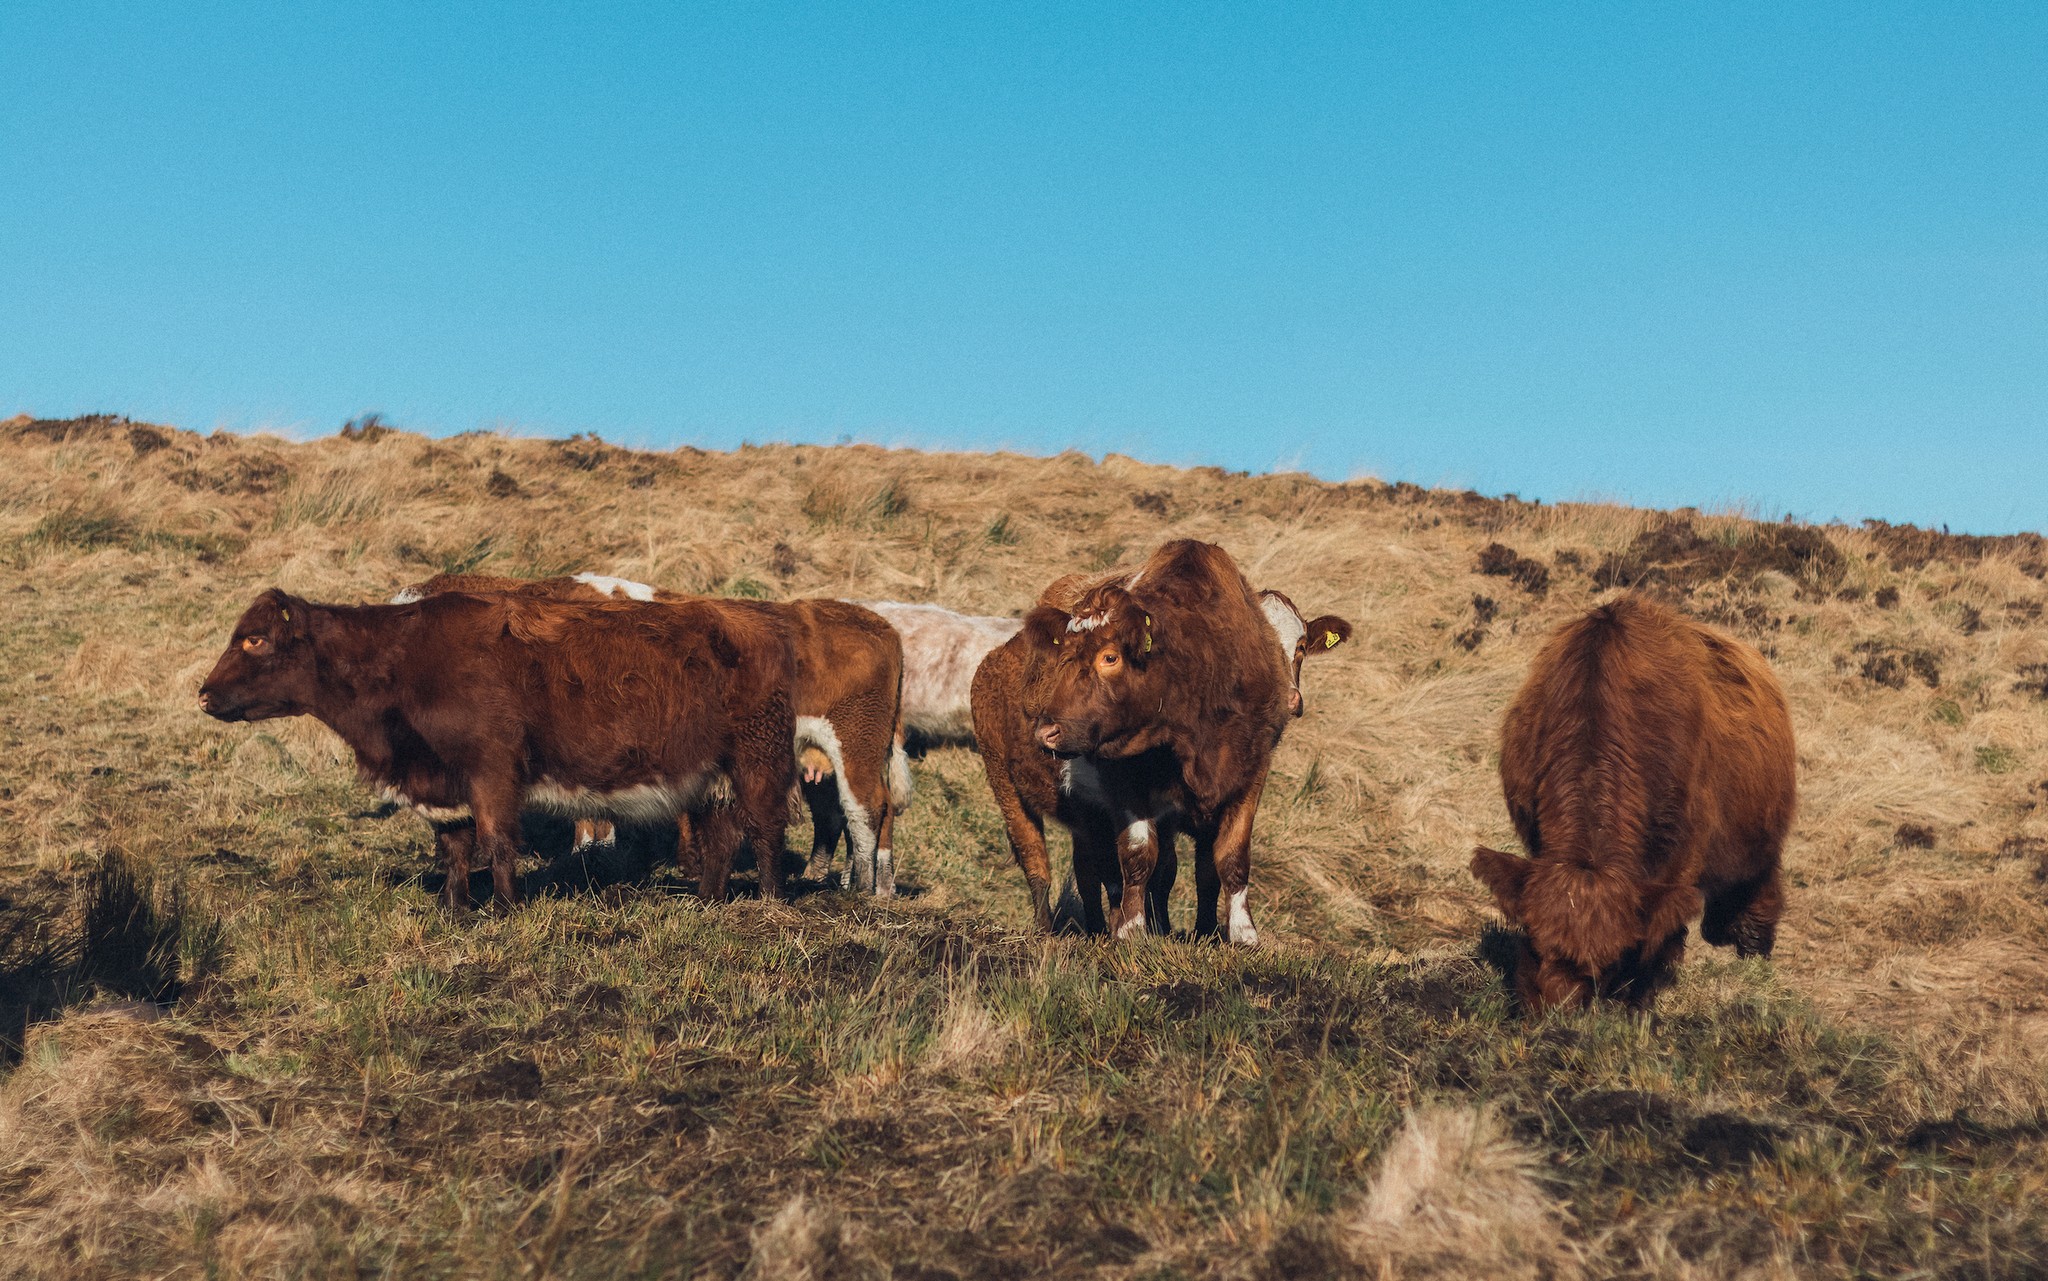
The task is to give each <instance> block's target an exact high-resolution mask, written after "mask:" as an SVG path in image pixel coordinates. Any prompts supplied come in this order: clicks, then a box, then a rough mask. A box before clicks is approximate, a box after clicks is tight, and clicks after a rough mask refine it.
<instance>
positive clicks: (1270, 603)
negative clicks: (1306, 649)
mask: <svg viewBox="0 0 2048 1281" xmlns="http://www.w3.org/2000/svg"><path fill="white" fill-rule="evenodd" d="M1259 608H1260V609H1262V610H1264V611H1265V613H1266V621H1267V622H1269V623H1271V624H1273V630H1274V631H1275V632H1276V633H1278V634H1279V637H1280V652H1281V653H1282V654H1284V655H1286V656H1287V661H1288V662H1289V663H1292V662H1293V661H1294V651H1295V650H1296V649H1298V648H1299V647H1300V646H1301V642H1302V639H1303V638H1304V637H1306V636H1307V635H1308V624H1307V623H1306V622H1304V621H1302V617H1301V615H1299V614H1297V613H1295V612H1294V610H1293V609H1292V608H1290V607H1289V606H1288V604H1287V602H1286V601H1284V600H1281V599H1280V598H1279V597H1278V596H1262V597H1260V598H1259Z"/></svg>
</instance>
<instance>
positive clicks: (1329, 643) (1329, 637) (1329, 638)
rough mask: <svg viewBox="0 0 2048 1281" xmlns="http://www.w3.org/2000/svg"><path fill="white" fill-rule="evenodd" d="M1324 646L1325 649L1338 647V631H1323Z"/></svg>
mask: <svg viewBox="0 0 2048 1281" xmlns="http://www.w3.org/2000/svg"><path fill="white" fill-rule="evenodd" d="M1323 648H1324V649H1335V648H1337V633H1335V632H1324V633H1323Z"/></svg>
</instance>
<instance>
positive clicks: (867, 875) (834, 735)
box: [796, 716, 876, 891]
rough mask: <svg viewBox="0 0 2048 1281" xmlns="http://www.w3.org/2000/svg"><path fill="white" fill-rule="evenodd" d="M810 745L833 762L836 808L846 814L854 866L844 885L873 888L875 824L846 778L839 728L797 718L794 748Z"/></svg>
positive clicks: (818, 720)
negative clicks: (837, 795) (836, 790)
mask: <svg viewBox="0 0 2048 1281" xmlns="http://www.w3.org/2000/svg"><path fill="white" fill-rule="evenodd" d="M806 744H809V745H810V746H812V747H815V748H817V749H818V750H819V751H821V752H823V753H825V755H826V757H828V758H829V759H830V760H831V762H832V781H833V782H834V784H836V785H837V787H838V791H839V808H840V810H841V812H843V813H844V814H845V815H846V835H847V840H848V843H849V844H851V845H852V846H853V865H852V867H850V868H849V869H848V871H847V880H846V884H847V888H849V889H857V890H868V891H874V890H875V888H876V887H875V872H876V868H875V862H876V859H875V826H874V824H873V823H871V822H870V821H869V820H868V812H867V809H866V808H865V807H864V806H862V805H861V803H860V802H859V801H857V800H855V799H853V785H852V783H851V782H850V781H848V779H847V777H846V756H845V754H844V753H842V752H841V751H840V750H839V731H838V730H836V729H834V728H833V727H832V722H831V721H828V720H826V719H825V718H824V717H822V716H799V717H797V718H796V750H797V751H802V750H803V749H804V746H805V745H806Z"/></svg>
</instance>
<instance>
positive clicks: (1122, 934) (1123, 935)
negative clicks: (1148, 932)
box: [1116, 892, 1145, 939]
mask: <svg viewBox="0 0 2048 1281" xmlns="http://www.w3.org/2000/svg"><path fill="white" fill-rule="evenodd" d="M1124 897H1125V898H1130V897H1131V895H1130V894H1129V893H1128V892H1126V893H1125V894H1124ZM1138 897H1139V898H1140V899H1142V898H1144V897H1145V896H1144V895H1143V894H1140V895H1138ZM1144 932H1145V912H1144V909H1143V908H1142V907H1140V909H1139V910H1138V911H1135V912H1133V913H1131V916H1130V919H1129V920H1127V921H1125V922H1124V923H1123V924H1122V925H1119V926H1117V927H1116V936H1117V937H1118V938H1120V939H1127V938H1130V937H1131V936H1132V935H1134V934H1143V933H1144Z"/></svg>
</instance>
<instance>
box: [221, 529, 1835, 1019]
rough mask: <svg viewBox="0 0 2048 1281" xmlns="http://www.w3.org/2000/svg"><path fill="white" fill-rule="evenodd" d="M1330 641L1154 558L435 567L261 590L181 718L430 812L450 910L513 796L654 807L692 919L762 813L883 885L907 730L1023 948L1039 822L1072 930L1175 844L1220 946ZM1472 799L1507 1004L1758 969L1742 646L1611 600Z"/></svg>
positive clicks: (1157, 916) (1770, 828)
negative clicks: (1023, 900) (661, 567)
mask: <svg viewBox="0 0 2048 1281" xmlns="http://www.w3.org/2000/svg"><path fill="white" fill-rule="evenodd" d="M1350 635H1351V625H1350V624H1349V623H1347V622H1346V621H1345V620H1343V619H1341V618H1337V617H1334V616H1328V615H1326V616H1323V617H1319V618H1315V619H1313V620H1309V619H1305V618H1304V617H1303V616H1302V614H1301V612H1300V611H1299V610H1298V609H1297V608H1296V607H1295V605H1294V603H1293V602H1292V601H1291V600H1289V599H1288V598H1287V597H1286V596H1284V595H1282V594H1281V593H1279V592H1276V591H1257V590H1254V589H1253V588H1252V587H1251V586H1250V584H1248V583H1247V582H1246V581H1245V578H1244V576H1243V574H1242V573H1241V571H1240V570H1239V569H1238V566H1237V565H1236V563H1235V562H1234V561H1233V560H1232V559H1231V558H1230V556H1229V555H1228V554H1227V553H1226V552H1224V551H1223V549H1221V548H1220V547H1216V546H1214V545H1212V544H1207V543H1199V542H1193V541H1186V540H1183V541H1177V542H1171V543H1167V544H1166V545H1164V546H1162V547H1161V548H1159V550H1158V551H1156V552H1155V553H1153V555H1152V556H1151V557H1150V558H1149V559H1148V560H1147V561H1146V562H1145V563H1144V564H1143V565H1141V566H1139V567H1137V568H1136V569H1128V568H1127V569H1119V570H1112V571H1107V572H1102V573H1095V574H1072V575H1068V576H1066V577H1064V578H1061V579H1058V580H1057V581H1055V582H1053V583H1052V584H1051V585H1049V586H1048V587H1046V589H1045V590H1044V591H1043V592H1042V593H1041V594H1040V595H1039V597H1038V599H1037V602H1036V604H1035V606H1034V607H1033V608H1032V609H1031V610H1030V611H1029V613H1027V614H1026V615H1025V617H1024V618H1022V619H1021V620H1020V619H1006V618H976V617H968V616H964V615H961V614H956V613H954V612H952V611H950V610H946V609H942V608H940V607H938V606H934V605H905V604H896V603H886V602H868V603H855V602H850V601H841V600H796V601H789V602H781V603H775V602H766V601H754V600H727V599H713V598H706V597H693V596H684V595H678V594H674V593H670V592H664V591H658V590H656V589H654V588H651V587H647V586H645V585H643V584H639V583H633V582H628V581H626V580H623V579H616V578H606V577H601V576H597V575H592V574H578V575H576V576H574V577H565V578H552V579H543V580H539V581H523V580H518V579H506V578H492V577H485V576H481V575H441V576H439V577H436V578H433V579H429V580H428V581H426V582H424V583H420V584H418V585H417V586H414V587H409V588H407V589H405V590H404V591H402V592H400V593H399V594H398V595H397V596H396V597H395V598H394V599H393V600H392V602H391V603H389V604H381V605H319V604H313V603H310V602H308V601H304V600H301V599H299V598H297V597H294V596H291V595H288V594H286V593H285V592H283V591H280V590H276V589H272V590H270V591H267V592H264V593H263V594H262V595H261V596H259V597H258V598H257V599H256V602H255V603H254V604H252V605H251V606H250V607H249V608H248V610H247V611H246V612H245V613H244V614H243V615H242V617H241V619H240V621H238V622H237V623H236V624H235V629H234V633H233V636H232V637H231V639H230V640H229V643H228V647H227V649H226V651H225V652H224V653H223V654H222V655H221V657H220V660H219V661H218V662H217V663H216V664H215V665H214V668H213V670H212V672H211V673H210V674H209V675H208V676H207V677H206V680H205V682H204V683H203V684H202V686H201V687H200V693H199V704H200V707H201V709H202V710H203V711H205V712H206V713H207V714H209V715H211V716H214V717H217V718H219V719H221V720H224V721H253V720H263V719H268V718H271V717H279V716H300V715H307V716H313V717H315V718H317V719H318V720H320V721H321V722H322V723H324V724H326V725H327V726H328V727H329V728H331V729H332V730H334V731H335V733H337V734H339V735H340V736H341V738H342V739H343V740H344V741H345V742H347V743H348V745H349V747H350V748H351V749H353V751H354V752H355V756H356V762H357V768H358V771H359V772H360V774H361V776H362V777H363V778H364V780H365V781H366V782H369V783H370V784H372V785H373V786H376V787H380V788H382V789H384V790H385V792H386V794H387V795H388V796H390V797H391V798H392V799H394V800H396V801H399V802H402V803H404V804H407V805H410V806H411V807H412V808H413V809H414V810H415V811H417V812H418V813H419V814H420V815H421V816H422V817H423V818H425V819H426V820H427V821H428V822H429V823H430V824H431V825H432V826H433V829H434V835H435V844H436V847H437V849H438V852H439V854H440V856H441V858H442V860H443V863H444V866H445V868H446V873H447V877H446V882H445V887H444V890H443V899H444V901H445V902H446V904H447V905H448V906H450V907H451V908H461V907H464V906H466V905H467V904H468V901H469V883H470V872H471V869H472V867H478V868H488V869H489V871H490V875H491V880H492V885H493V889H494V894H495V897H496V900H497V902H498V903H499V905H500V906H505V907H509V906H511V905H512V904H514V903H515V902H516V901H517V898H518V881H517V878H516V875H515V871H516V863H517V857H518V854H519V836H520V815H521V812H522V811H523V810H525V809H527V808H529V807H532V808H536V809H543V810H548V811H553V812H555V813H558V814H562V815H566V816H569V817H572V818H574V819H576V820H577V838H578V840H579V842H602V841H607V840H610V839H612V835H611V834H612V823H613V821H614V820H628V821H648V820H656V821H662V822H669V821H673V822H674V823H676V825H677V828H678V838H679V844H678V858H679V860H680V861H682V862H683V864H684V865H685V867H686V869H694V871H695V874H696V880H697V886H698V892H699V893H700V894H701V895H703V896H704V897H706V898H708V899H712V900H722V899H723V898H724V897H725V895H726V889H727V879H728V876H729V875H730V872H731V870H732V867H733V863H734V859H735V856H736V854H737V852H738V851H739V849H740V848H741V846H742V843H748V844H751V846H752V848H753V850H754V851H755V852H756V855H757V857H756V860H755V861H756V865H757V867H758V869H759V873H758V874H759V879H760V887H761V893H762V895H763V896H764V897H766V898H778V897H780V896H781V894H782V869H781V862H780V858H779V857H778V856H779V854H780V852H781V850H782V849H783V841H784V829H785V827H786V825H787V822H788V819H789V806H790V797H791V795H792V793H793V792H800V794H801V795H802V796H803V798H804V800H805V802H806V803H807V805H808V806H809V808H810V811H811V815H812V826H813V830H814V834H815V835H814V840H813V846H812V851H811V861H810V864H809V866H808V867H807V868H806V871H805V876H806V878H807V879H812V880H823V879H825V878H826V877H827V876H828V874H829V873H830V869H831V866H832V862H833V860H834V858H835V856H836V851H837V847H838V845H839V844H840V842H841V841H842V840H844V842H845V844H846V846H847V848H848V852H849V866H848V870H847V873H846V876H845V882H844V883H845V884H846V885H847V886H848V888H851V889H856V890H859V891H863V892H868V893H873V894H880V895H889V894H893V893H894V890H895V872H894V859H893V855H892V851H891V840H892V834H893V828H894V820H895V816H896V815H897V813H898V812H900V811H901V810H902V809H903V807H904V806H905V805H906V804H907V803H908V801H909V799H910V771H909V768H908V762H907V760H906V744H908V745H910V746H915V745H917V744H918V743H920V742H922V743H924V744H943V743H953V744H970V743H971V744H972V745H974V746H975V747H976V748H977V750H978V751H979V752H980V754H981V757H982V761H983V765H984V767H985V769H986V772H987V776H988V783H989V788H990V790H991V792H992V793H993V794H994V796H995V800H996V804H997V806H998V808H999V809H1000V810H1001V812H1002V817H1003V822H1004V825H1005V827H1006V829H1007V831H1008V835H1009V840H1010V846H1011V851H1012V853H1013V854H1014V855H1015V857H1016V860H1017V864H1018V866H1019V867H1020V868H1021V869H1022V871H1023V873H1024V878H1025V881H1026V884H1027V886H1028V888H1029V891H1030V896H1031V906H1032V912H1033V915H1034V918H1035V920H1036V924H1037V927H1038V928H1039V929H1040V930H1050V929H1051V928H1052V924H1053V917H1052V903H1051V896H1050V893H1049V890H1050V886H1051V882H1052V869H1051V867H1050V863H1049V859H1048V856H1047V853H1046V844H1045V830H1044V829H1045V820H1046V819H1047V818H1048V817H1050V818H1053V819H1055V820H1056V821H1058V822H1059V823H1060V824H1061V825H1062V826H1064V827H1065V828H1067V829H1068V831H1069V832H1070V833H1071V834H1072V837H1073V860H1074V866H1073V883H1074V887H1075V890H1076V892H1077V894H1078V897H1079V899H1080V910H1081V914H1082V917H1083V920H1084V922H1085V924H1086V926H1087V928H1088V929H1089V930H1090V931H1091V932H1107V933H1110V934H1112V935H1114V936H1116V937H1119V938H1123V937H1128V936H1130V935H1133V934H1138V933H1142V932H1144V931H1146V930H1147V929H1148V928H1149V929H1151V930H1154V931H1159V932H1165V931H1167V930H1169V929H1170V922H1169V919H1168V916H1167V899H1168V895H1169V893H1170V892H1171V890H1172V888H1173V884H1174V881H1175V878H1176V876H1177V873H1178V859H1177V855H1176V842H1177V838H1178V836H1179V835H1181V834H1183V833H1185V834H1186V835H1187V836H1189V837H1190V838H1191V840H1192V842H1193V847H1194V854H1195V887H1196V916H1195V932H1196V933H1197V934H1198V935H1205V936H1214V937H1218V938H1221V939H1224V940H1227V941H1229V942H1232V943H1239V944H1254V943H1256V942H1257V941H1258V932H1257V929H1256V927H1255V926H1254V924H1253V922H1252V915H1251V910H1250V904H1249V884H1250V875H1251V844H1252V824H1253V820H1254V818H1255V817H1256V815H1257V811H1258V806H1259V798H1260V795H1261V793H1262V792H1263V790H1264V788H1265V784H1266V779H1267V774H1268V772H1269V770H1270V768H1271V764H1272V758H1273V752H1274V749H1275V748H1276V747H1277V745H1278V744H1279V742H1280V738H1281V735H1282V733H1283V731H1284V730H1285V729H1286V726H1287V723H1288V722H1289V721H1290V720H1291V719H1293V718H1294V717H1298V716H1300V715H1301V714H1302V712H1303V710H1304V704H1303V700H1302V694H1301V668H1302V663H1303V661H1304V660H1305V659H1306V658H1308V657H1310V656H1312V655H1315V654H1321V653H1326V652H1328V651H1329V650H1331V649H1333V648H1335V647H1336V646H1338V645H1340V644H1342V643H1343V642H1344V641H1345V640H1347V639H1349V637H1350ZM792 745H794V750H792ZM1501 780H1502V785H1503V789H1504V791H1505V793H1506V797H1507V803H1508V811H1509V815H1510V817H1511V818H1512V820H1513V822H1514V826H1515V829H1516V831H1517V833H1518V834H1519V835H1520V837H1521V840H1522V843H1523V845H1524V846H1525V848H1526V850H1527V854H1528V856H1527V857H1520V856H1514V855H1509V854H1504V853H1501V852H1499V851H1496V850H1490V849H1481V850H1479V851H1478V852H1477V853H1476V854H1475V856H1474V858H1473V860H1472V872H1473V874H1474V875H1475V876H1476V877H1477V878H1478V879H1479V880H1480V881H1481V882H1482V883H1484V884H1485V885H1486V886H1487V888H1488V889H1490V890H1491V891H1492V893H1493V895H1494V898H1495V899H1496V901H1497V902H1498V903H1499V905H1500V907H1501V909H1502V911H1503V912H1504V913H1505V914H1506V916H1507V917H1508V919H1509V920H1510V921H1511V922H1512V923H1514V924H1515V925H1517V926H1519V927H1520V930H1521V938H1522V941H1521V943H1520V948H1521V956H1520V958H1519V959H1518V961H1517V963H1516V964H1515V966H1514V984H1515V988H1516V991H1517V993H1518V994H1519V997H1520V999H1521V1001H1522V1003H1523V1005H1524V1006H1525V1008H1527V1009H1529V1010H1531V1011H1537V1010H1541V1009H1542V1008H1544V1007H1545V1006H1547V1005H1551V1004H1556V1003H1559V1002H1568V1001H1580V1002H1583V1001H1586V1000H1589V999H1591V998H1592V997H1593V996H1595V995H1603V996H1612V997H1615V998H1618V999H1622V1000H1626V1001H1629V1002H1631V1003H1633V1004H1637V1005H1641V1004H1645V1003H1647V1002H1648V1001H1649V1000H1650V998H1651V997H1652V996H1653V995H1654V994H1655V992H1656V990H1657V989H1658V988H1659V987H1660V986H1662V985H1663V984H1665V983H1666V982H1668V981H1669V978H1670V976H1671V972H1672V969H1673V967H1674V966H1675V965H1676V963H1677V962H1678V961H1679V959H1680V958H1681V957H1682V955H1683V952H1684V948H1685V939H1686V931H1687V927H1688V924H1689V923H1690V921H1691V920H1692V919H1693V917H1695V916H1701V924H1700V932H1701V935H1702V937H1704V938H1705V939H1706V940H1707V941H1708V942H1710V943H1715V944H1728V943H1732V944H1733V945H1734V946H1735V947H1736V949H1737V951H1738V952H1739V953H1741V954H1743V955H1758V954H1761V955H1768V954H1769V952H1770V950H1771V944H1772V940H1773V936H1774V933H1775V928H1776V923H1777V919H1778V913H1779V910H1780V905H1781V898H1780V889H1779V879H1778V868H1779V853H1780V849H1781V847H1782V845H1783V843H1784V839H1785V834H1786V831H1787V829H1788V828H1789V827H1790V824H1791V820H1792V812H1793V805H1794V780H1793V750H1792V732H1791V723H1790V719H1789V715H1788V713H1787V710H1786V705H1785V698H1784V694H1783V692H1782V691H1781V689H1780V688H1779V686H1778V684H1777V681H1776V680H1775V679H1774V678H1773V676H1772V675H1771V673H1770V670H1769V668H1768V667H1767V666H1766V665H1765V663H1764V660H1763V658H1762V656H1761V655H1759V654H1758V653H1757V652H1756V651H1755V650H1754V649H1751V648H1750V647H1748V646H1746V645H1743V644H1742V643H1740V642H1738V641H1736V640H1734V639H1732V638H1730V637H1728V636H1725V635H1722V634H1720V633H1718V632H1715V631H1713V630H1711V629H1709V628H1706V627H1703V626H1701V625H1699V624H1696V623H1693V622H1691V621H1689V620H1686V619H1684V618H1682V617H1680V616H1679V615H1677V614H1675V613H1673V612H1672V611H1670V610H1668V609H1666V608H1664V607H1663V606H1660V605H1658V604H1656V603H1654V602H1652V601H1649V600H1647V599H1644V598H1640V597H1635V596H1628V595H1624V596H1621V597H1617V598H1615V599H1614V600H1612V601H1610V602H1608V603H1606V604H1604V605H1602V606H1600V607H1598V608H1596V609H1594V610H1592V611H1591V612H1590V613H1588V614H1586V615H1584V616H1582V617H1580V618H1578V619H1576V620H1574V621H1573V622H1571V623H1570V624H1568V625H1567V626H1565V627H1564V628H1562V629H1561V630H1560V631H1559V632H1558V633H1557V634H1556V635H1555V636H1553V637H1552V638H1551V639H1550V641H1549V642H1548V643H1547V644H1546V645H1545V647H1544V649H1543V650H1542V652H1541V654H1540V655H1539V656H1538V658H1537V660H1536V664H1535V669H1534V671H1533V672H1532V674H1531V676H1530V677H1529V679H1528V681H1527V683H1526V684H1525V685H1524V686H1523V688H1522V690H1521V692H1520V693H1519V694H1518V695H1517V696H1516V698H1515V700H1514V702H1513V703H1512V705H1511V706H1510V708H1509V710H1508V714H1507V722H1506V727H1505V730H1504V734H1503V740H1502V752H1501ZM1105 900H1106V906H1105ZM1702 914H1703V915H1702Z"/></svg>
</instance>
